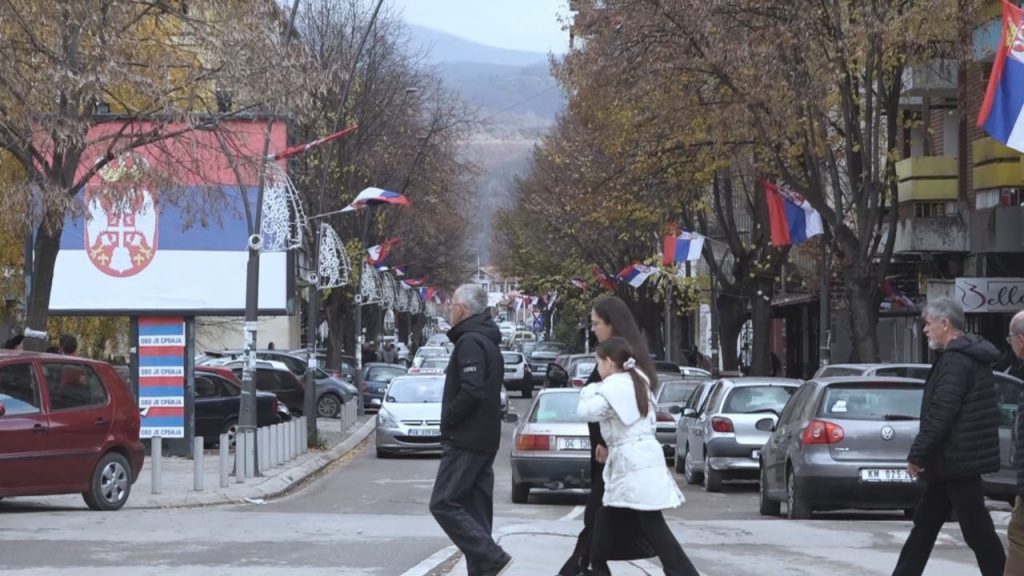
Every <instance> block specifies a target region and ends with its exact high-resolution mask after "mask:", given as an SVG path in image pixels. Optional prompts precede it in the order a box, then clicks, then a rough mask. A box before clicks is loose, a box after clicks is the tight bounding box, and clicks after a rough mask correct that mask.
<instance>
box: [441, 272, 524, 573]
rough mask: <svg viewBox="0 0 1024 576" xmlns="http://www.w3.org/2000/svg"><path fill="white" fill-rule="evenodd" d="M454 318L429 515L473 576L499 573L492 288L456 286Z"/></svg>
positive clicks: (497, 360) (498, 369) (502, 559)
mask: <svg viewBox="0 0 1024 576" xmlns="http://www.w3.org/2000/svg"><path fill="white" fill-rule="evenodd" d="M449 317H450V320H451V324H452V328H451V329H450V330H449V331H448V337H449V338H450V339H451V341H452V342H453V343H455V349H454V350H452V355H451V360H450V361H449V362H448V371H447V374H446V377H445V382H444V395H443V397H442V402H441V444H442V454H441V463H440V465H439V466H438V469H437V478H436V479H435V480H434V491H433V493H432V494H431V496H430V513H431V514H433V515H434V519H436V520H437V523H438V524H440V525H441V528H442V529H443V530H444V531H445V533H446V534H448V537H449V538H451V540H452V542H453V543H455V545H456V546H458V548H459V550H462V553H463V554H464V555H465V556H466V567H467V568H468V570H469V575H470V576H498V575H499V574H502V573H503V572H505V570H506V569H508V567H509V565H510V564H511V563H512V557H511V556H509V555H508V554H507V553H506V552H505V551H504V550H502V548H501V546H498V544H497V543H496V542H495V541H494V538H493V537H492V536H491V526H492V523H493V518H494V457H495V455H496V454H497V452H498V444H499V442H500V440H501V386H502V382H503V381H504V379H505V364H504V360H503V359H502V356H501V350H500V349H499V348H498V344H499V343H500V342H501V332H500V331H499V330H498V325H497V324H495V323H494V320H492V319H491V314H490V311H489V310H488V308H487V292H485V291H484V289H483V287H481V286H478V285H476V284H463V285H462V286H459V288H458V289H457V290H456V291H455V295H454V296H453V297H452V303H451V307H450V309H449Z"/></svg>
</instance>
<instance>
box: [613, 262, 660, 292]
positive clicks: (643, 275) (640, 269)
mask: <svg viewBox="0 0 1024 576" xmlns="http://www.w3.org/2000/svg"><path fill="white" fill-rule="evenodd" d="M657 272H658V269H657V268H655V267H653V266H644V265H643V264H641V263H639V262H633V263H632V264H630V265H629V266H626V267H625V268H623V269H622V272H619V278H622V279H623V280H625V281H626V282H627V283H629V285H630V286H632V287H633V288H639V287H641V286H643V285H644V282H646V281H647V279H648V278H650V277H651V276H652V275H654V274H656V273H657Z"/></svg>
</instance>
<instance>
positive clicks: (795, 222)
mask: <svg viewBox="0 0 1024 576" xmlns="http://www.w3.org/2000/svg"><path fill="white" fill-rule="evenodd" d="M761 184H762V186H764V195H765V200H766V201H767V202H768V223H769V224H770V225H771V231H772V246H789V245H790V244H800V243H802V242H804V241H805V240H807V239H808V238H811V237H814V236H817V235H818V234H822V233H824V231H825V228H824V226H822V224H821V214H818V211H817V210H815V209H814V208H812V207H811V203H810V202H808V201H807V199H805V198H804V197H803V196H801V195H800V194H797V193H796V192H794V191H793V190H792V189H790V188H789V187H788V186H785V185H781V184H780V185H778V186H776V185H775V184H772V183H771V182H762V183H761Z"/></svg>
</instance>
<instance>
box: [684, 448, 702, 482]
mask: <svg viewBox="0 0 1024 576" xmlns="http://www.w3.org/2000/svg"><path fill="white" fill-rule="evenodd" d="M683 478H685V479H686V483H687V484H692V485H694V486H696V485H697V484H700V483H701V482H703V481H704V475H703V474H701V473H700V472H697V470H696V469H695V468H694V466H693V462H691V461H690V449H689V446H687V449H686V454H683Z"/></svg>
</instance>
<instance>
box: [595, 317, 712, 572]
mask: <svg viewBox="0 0 1024 576" xmlns="http://www.w3.org/2000/svg"><path fill="white" fill-rule="evenodd" d="M597 369H598V372H599V373H600V374H601V378H602V381H601V382H597V383H594V384H590V385H588V386H586V387H584V388H583V390H581V391H580V399H579V405H578V406H577V413H578V414H579V416H580V418H582V419H584V420H586V421H588V422H598V423H599V424H600V426H601V435H602V436H604V439H605V441H606V442H607V443H608V460H607V461H606V462H605V467H604V475H603V477H604V482H605V492H604V500H603V504H604V507H603V508H601V510H600V512H598V517H597V523H596V527H595V530H594V536H593V542H592V547H591V551H590V554H591V558H590V564H591V569H592V571H593V574H595V575H596V576H606V575H610V574H611V571H610V570H609V568H608V558H607V555H606V551H607V550H609V549H610V548H611V546H610V543H611V542H613V541H614V540H616V538H618V537H621V535H618V534H616V526H617V525H620V523H619V522H616V515H617V514H621V513H622V509H628V510H631V511H635V512H632V514H635V515H636V516H638V517H639V519H640V528H641V530H643V532H644V536H645V537H646V538H647V540H648V541H649V542H650V543H651V545H652V546H653V547H654V551H655V553H657V555H658V558H659V559H660V560H661V564H662V566H663V567H664V569H665V574H666V575H668V576H699V572H697V569H696V568H694V566H693V564H692V563H691V562H690V559H689V558H687V556H686V553H685V552H683V548H682V546H680V545H679V542H678V541H677V540H676V539H675V536H673V535H672V531H671V530H670V529H669V527H668V525H667V524H666V523H665V518H664V516H662V513H661V511H662V510H666V509H669V508H675V507H677V506H679V505H680V504H682V503H683V502H684V498H683V493H682V492H680V491H679V487H678V486H677V485H676V483H675V480H673V479H672V476H671V475H670V474H669V472H668V468H667V467H666V466H665V456H664V455H663V453H662V449H661V444H660V443H659V442H658V439H657V437H656V436H655V434H654V432H655V425H656V422H655V415H654V414H655V409H654V398H653V397H652V395H651V390H650V388H649V387H648V385H647V377H646V376H645V375H644V374H643V373H642V372H641V371H639V370H637V368H636V360H635V359H634V358H633V352H632V350H631V349H630V346H629V343H628V342H626V340H624V339H622V338H618V337H613V338H609V339H608V340H605V341H604V342H602V343H601V344H600V345H599V346H598V347H597Z"/></svg>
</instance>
